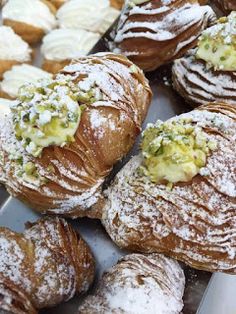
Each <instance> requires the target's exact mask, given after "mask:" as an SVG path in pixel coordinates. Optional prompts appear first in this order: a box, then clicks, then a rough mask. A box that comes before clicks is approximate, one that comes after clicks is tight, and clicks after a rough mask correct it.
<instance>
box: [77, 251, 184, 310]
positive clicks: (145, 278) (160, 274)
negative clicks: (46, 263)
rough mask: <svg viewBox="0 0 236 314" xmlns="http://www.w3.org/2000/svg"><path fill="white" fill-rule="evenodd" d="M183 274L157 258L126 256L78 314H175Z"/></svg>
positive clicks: (170, 262)
mask: <svg viewBox="0 0 236 314" xmlns="http://www.w3.org/2000/svg"><path fill="white" fill-rule="evenodd" d="M184 285H185V278H184V272H183V270H182V269H181V267H180V266H179V264H178V263H177V262H175V261H174V260H171V259H169V258H167V257H165V256H164V255H160V254H150V255H142V254H130V255H127V256H125V257H124V258H122V259H121V260H120V261H119V262H118V264H117V265H115V266H113V267H112V268H111V269H110V270H108V271H107V272H106V273H105V274H104V275H103V277H102V279H101V281H100V283H99V285H98V287H97V289H96V291H95V293H94V295H93V296H88V297H87V298H86V299H85V301H84V302H83V303H82V305H81V307H80V308H79V312H78V313H79V314H98V313H103V314H110V313H122V314H131V313H136V314H137V313H142V314H156V313H158V314H178V313H181V310H182V308H183V301H182V297H183V292H184Z"/></svg>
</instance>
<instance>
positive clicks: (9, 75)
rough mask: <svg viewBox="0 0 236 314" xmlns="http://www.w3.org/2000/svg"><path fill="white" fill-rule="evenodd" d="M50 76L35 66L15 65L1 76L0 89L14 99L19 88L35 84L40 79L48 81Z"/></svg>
mask: <svg viewBox="0 0 236 314" xmlns="http://www.w3.org/2000/svg"><path fill="white" fill-rule="evenodd" d="M50 78H52V74H51V73H48V72H46V71H43V70H41V69H39V68H37V67H35V66H32V65H28V64H22V65H15V66H13V68H12V69H11V70H9V71H7V72H5V73H4V75H3V81H2V82H1V83H0V88H1V90H2V91H3V92H5V93H7V94H8V95H9V96H11V97H12V98H16V97H17V95H18V91H19V88H20V87H21V86H22V85H24V84H26V83H33V84H34V83H36V82H37V81H38V80H40V79H50Z"/></svg>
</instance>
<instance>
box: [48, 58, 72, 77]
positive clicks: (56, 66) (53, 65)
mask: <svg viewBox="0 0 236 314" xmlns="http://www.w3.org/2000/svg"><path fill="white" fill-rule="evenodd" d="M70 63H71V59H70V60H63V61H53V60H47V59H44V60H43V65H42V69H43V70H44V71H47V72H50V73H53V74H57V73H58V72H60V71H61V70H62V69H63V68H64V67H65V66H66V65H68V64H70Z"/></svg>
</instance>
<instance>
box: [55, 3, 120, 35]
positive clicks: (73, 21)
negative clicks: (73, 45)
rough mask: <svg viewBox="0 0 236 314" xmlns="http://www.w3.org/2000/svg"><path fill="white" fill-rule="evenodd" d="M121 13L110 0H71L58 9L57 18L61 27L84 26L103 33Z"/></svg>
mask: <svg viewBox="0 0 236 314" xmlns="http://www.w3.org/2000/svg"><path fill="white" fill-rule="evenodd" d="M119 14H120V11H119V10H117V9H115V8H113V7H111V5H110V1H109V0H99V1H97V0H87V1H84V0H71V1H69V2H67V3H65V4H64V5H63V6H62V7H61V8H60V9H59V10H58V11H57V18H58V23H59V25H60V27H63V28H82V29H85V30H88V31H91V32H96V33H100V34H102V35H103V34H104V33H105V32H106V31H107V29H108V28H109V27H110V26H111V25H112V23H113V22H114V21H115V20H116V18H118V16H119Z"/></svg>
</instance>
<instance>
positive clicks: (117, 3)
mask: <svg viewBox="0 0 236 314" xmlns="http://www.w3.org/2000/svg"><path fill="white" fill-rule="evenodd" d="M110 3H111V6H112V7H113V8H116V9H118V10H121V9H122V7H123V5H124V3H125V0H110Z"/></svg>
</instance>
